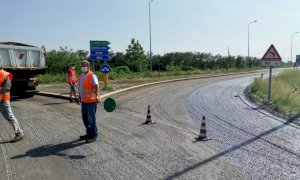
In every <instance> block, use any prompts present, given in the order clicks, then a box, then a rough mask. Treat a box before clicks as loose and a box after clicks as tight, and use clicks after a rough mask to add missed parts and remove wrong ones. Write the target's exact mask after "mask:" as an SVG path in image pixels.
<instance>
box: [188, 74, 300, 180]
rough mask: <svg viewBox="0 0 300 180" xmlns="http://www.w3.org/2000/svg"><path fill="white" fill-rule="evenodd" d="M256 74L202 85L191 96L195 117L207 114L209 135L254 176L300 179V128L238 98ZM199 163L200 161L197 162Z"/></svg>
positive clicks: (242, 168) (189, 104) (217, 155)
mask: <svg viewBox="0 0 300 180" xmlns="http://www.w3.org/2000/svg"><path fill="white" fill-rule="evenodd" d="M252 80H253V77H252V76H250V77H243V78H238V79H233V80H228V81H222V82H218V83H214V84H210V85H208V86H205V87H202V88H199V89H198V90H197V91H195V92H193V94H192V95H191V96H190V97H189V98H188V103H187V104H188V109H189V113H190V115H191V117H192V119H194V120H196V121H198V119H199V117H200V116H201V115H206V116H207V119H208V120H207V126H208V129H209V130H208V131H209V133H208V134H209V136H210V137H211V138H212V139H213V141H214V142H215V144H217V145H218V147H220V148H221V149H223V151H222V152H219V153H218V154H215V155H214V156H213V157H211V160H213V159H217V158H219V157H222V156H228V157H231V159H232V160H233V161H234V162H235V163H236V164H237V165H238V167H240V168H241V170H242V172H244V173H245V174H247V175H249V177H251V179H299V176H300V170H299V166H300V163H299V160H300V155H299V151H300V146H299V145H300V129H299V127H297V126H289V124H290V123H292V121H294V119H291V120H290V121H288V122H287V123H285V122H282V121H278V120H275V119H274V118H272V117H269V116H266V115H265V114H263V113H259V112H258V111H257V109H253V108H251V107H249V106H248V105H246V104H245V103H243V101H241V99H240V98H239V96H238V95H239V94H240V95H242V93H241V92H242V91H243V90H244V89H245V87H246V86H247V85H248V84H250V83H251V82H252ZM195 166H197V164H195Z"/></svg>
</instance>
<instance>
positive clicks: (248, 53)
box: [247, 20, 257, 60]
mask: <svg viewBox="0 0 300 180" xmlns="http://www.w3.org/2000/svg"><path fill="white" fill-rule="evenodd" d="M255 22H257V20H254V21H251V22H249V23H248V56H247V59H248V60H249V39H250V24H252V23H255Z"/></svg>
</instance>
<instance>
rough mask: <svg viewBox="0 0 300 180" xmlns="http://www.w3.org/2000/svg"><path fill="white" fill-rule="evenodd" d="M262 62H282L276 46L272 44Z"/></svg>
mask: <svg viewBox="0 0 300 180" xmlns="http://www.w3.org/2000/svg"><path fill="white" fill-rule="evenodd" d="M261 60H269V61H281V57H280V55H279V53H278V52H277V50H276V49H275V47H274V45H273V44H271V46H270V47H269V49H268V50H267V52H266V53H265V55H264V56H263V57H262V58H261Z"/></svg>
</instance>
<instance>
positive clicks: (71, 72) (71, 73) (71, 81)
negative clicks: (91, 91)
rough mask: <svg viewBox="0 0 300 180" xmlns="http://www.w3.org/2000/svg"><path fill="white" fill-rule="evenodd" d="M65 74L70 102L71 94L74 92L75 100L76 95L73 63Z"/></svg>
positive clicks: (71, 100)
mask: <svg viewBox="0 0 300 180" xmlns="http://www.w3.org/2000/svg"><path fill="white" fill-rule="evenodd" d="M66 76H67V78H66V81H67V83H68V84H69V85H70V102H73V99H72V94H74V97H75V100H76V101H77V95H76V82H77V78H76V71H75V64H72V65H71V67H70V69H69V70H68V72H67V75H66Z"/></svg>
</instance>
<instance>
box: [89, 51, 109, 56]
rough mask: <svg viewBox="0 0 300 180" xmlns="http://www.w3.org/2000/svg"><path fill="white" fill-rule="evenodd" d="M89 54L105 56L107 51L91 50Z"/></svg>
mask: <svg viewBox="0 0 300 180" xmlns="http://www.w3.org/2000/svg"><path fill="white" fill-rule="evenodd" d="M91 55H101V56H107V55H109V52H108V51H91Z"/></svg>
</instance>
